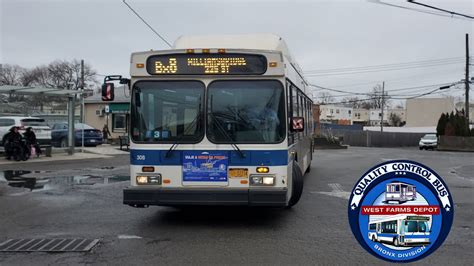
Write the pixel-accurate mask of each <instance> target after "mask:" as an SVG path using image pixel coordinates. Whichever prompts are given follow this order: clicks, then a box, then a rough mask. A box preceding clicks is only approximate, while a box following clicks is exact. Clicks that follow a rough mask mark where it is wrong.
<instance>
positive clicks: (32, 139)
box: [23, 127, 42, 156]
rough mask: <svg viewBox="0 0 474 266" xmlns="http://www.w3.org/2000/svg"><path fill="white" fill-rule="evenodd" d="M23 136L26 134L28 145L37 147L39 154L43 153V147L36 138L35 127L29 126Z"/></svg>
mask: <svg viewBox="0 0 474 266" xmlns="http://www.w3.org/2000/svg"><path fill="white" fill-rule="evenodd" d="M23 136H25V139H26V143H27V144H28V145H31V146H33V147H35V151H36V154H37V156H40V154H41V153H42V152H41V148H40V145H39V143H38V140H37V139H36V134H35V132H34V131H33V129H32V128H31V127H27V128H26V131H25V133H23Z"/></svg>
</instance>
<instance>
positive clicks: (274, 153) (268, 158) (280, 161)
mask: <svg viewBox="0 0 474 266" xmlns="http://www.w3.org/2000/svg"><path fill="white" fill-rule="evenodd" d="M193 151H196V150H193ZM204 151H206V150H202V152H204ZM207 151H209V150H207ZM167 152H168V150H137V149H133V150H130V164H131V165H182V162H183V150H175V151H172V152H171V153H170V156H169V157H166V153H167ZM226 152H227V153H228V156H229V166H244V165H246V166H259V165H264V166H278V165H280V166H281V165H288V150H242V152H243V153H244V154H245V158H242V157H241V156H240V154H239V153H238V152H236V151H233V150H230V151H226Z"/></svg>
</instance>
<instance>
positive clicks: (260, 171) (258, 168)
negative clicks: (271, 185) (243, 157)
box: [257, 167, 270, 174]
mask: <svg viewBox="0 0 474 266" xmlns="http://www.w3.org/2000/svg"><path fill="white" fill-rule="evenodd" d="M268 172H270V168H268V167H257V173H259V174H262V173H263V174H266V173H268Z"/></svg>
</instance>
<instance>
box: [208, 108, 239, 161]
mask: <svg viewBox="0 0 474 266" xmlns="http://www.w3.org/2000/svg"><path fill="white" fill-rule="evenodd" d="M209 114H210V115H211V116H212V120H214V121H215V123H216V126H217V128H218V129H219V131H220V132H221V133H222V134H223V135H224V136H225V137H226V138H227V139H228V140H229V141H230V142H231V143H230V145H231V146H232V148H233V149H234V150H235V151H237V152H238V153H239V155H240V157H241V158H245V154H244V153H243V152H242V151H241V150H240V149H239V146H237V144H235V143H234V140H233V139H232V137H231V136H230V135H229V134H228V133H227V131H226V130H225V128H224V126H222V124H221V122H220V121H219V119H218V118H217V117H216V115H215V114H214V112H212V111H211V112H209Z"/></svg>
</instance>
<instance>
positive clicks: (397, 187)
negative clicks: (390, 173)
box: [385, 182, 416, 203]
mask: <svg viewBox="0 0 474 266" xmlns="http://www.w3.org/2000/svg"><path fill="white" fill-rule="evenodd" d="M412 200H416V187H415V186H413V185H410V184H406V183H403V182H393V183H389V184H387V186H386V190H385V201H386V202H389V201H397V202H398V203H403V202H407V201H412Z"/></svg>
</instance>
